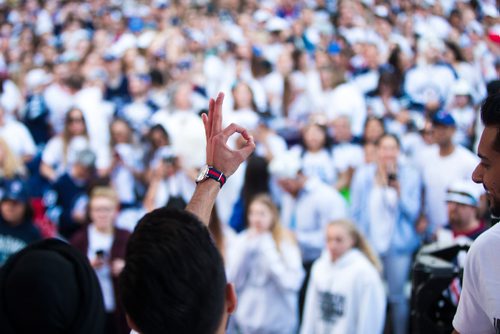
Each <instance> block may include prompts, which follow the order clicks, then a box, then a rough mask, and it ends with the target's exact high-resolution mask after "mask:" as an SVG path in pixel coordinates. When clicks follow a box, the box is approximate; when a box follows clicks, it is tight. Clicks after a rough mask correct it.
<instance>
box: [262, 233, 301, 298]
mask: <svg viewBox="0 0 500 334" xmlns="http://www.w3.org/2000/svg"><path fill="white" fill-rule="evenodd" d="M261 255H262V256H263V258H264V261H265V263H266V267H267V268H268V270H269V271H270V274H271V277H272V279H273V280H274V281H275V282H276V283H277V284H278V286H280V287H281V288H282V289H284V290H292V291H298V290H299V289H300V287H301V285H302V280H303V279H304V269H303V268H302V260H301V257H300V249H299V247H298V246H296V245H293V244H292V243H291V242H289V241H286V240H285V241H282V242H281V245H280V251H278V249H277V247H276V243H275V241H274V239H273V238H272V236H271V234H267V235H266V236H264V240H262V245H261Z"/></svg>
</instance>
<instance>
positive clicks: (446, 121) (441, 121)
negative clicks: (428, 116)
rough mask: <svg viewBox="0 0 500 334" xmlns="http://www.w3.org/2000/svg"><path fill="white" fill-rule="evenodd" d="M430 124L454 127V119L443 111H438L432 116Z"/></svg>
mask: <svg viewBox="0 0 500 334" xmlns="http://www.w3.org/2000/svg"><path fill="white" fill-rule="evenodd" d="M432 124H434V125H443V126H451V127H455V126H456V123H455V119H454V118H453V116H451V114H449V113H447V112H445V111H439V112H437V113H436V114H435V115H434V116H433V117H432Z"/></svg>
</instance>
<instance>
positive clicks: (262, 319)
mask: <svg viewBox="0 0 500 334" xmlns="http://www.w3.org/2000/svg"><path fill="white" fill-rule="evenodd" d="M248 223H249V227H248V229H247V230H245V231H243V232H241V233H240V234H239V235H238V236H237V238H236V240H235V242H233V247H232V249H231V250H230V253H229V254H228V261H227V267H228V273H229V275H228V279H229V280H231V281H232V282H233V283H234V285H235V287H236V293H237V294H238V303H239V305H238V308H237V310H236V313H235V315H234V327H235V331H234V333H238V332H239V331H240V332H243V333H283V334H288V333H294V332H295V331H296V330H297V325H298V297H299V289H300V286H301V284H302V279H303V278H304V270H303V269H302V260H301V257H300V249H299V247H298V245H297V242H296V241H295V239H294V237H293V236H292V234H291V233H290V232H289V231H288V230H286V229H284V228H283V227H282V226H281V224H280V222H279V212H278V208H277V207H276V205H275V204H274V203H273V201H272V200H271V198H270V197H269V196H268V195H263V194H261V195H257V196H256V197H254V199H253V200H252V201H251V203H250V206H249V210H248ZM232 332H233V331H232V330H231V331H230V333H232Z"/></svg>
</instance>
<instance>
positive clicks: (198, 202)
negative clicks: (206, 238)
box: [186, 179, 220, 227]
mask: <svg viewBox="0 0 500 334" xmlns="http://www.w3.org/2000/svg"><path fill="white" fill-rule="evenodd" d="M219 191H220V184H219V182H217V181H215V180H212V179H207V180H205V181H204V182H201V183H199V184H198V185H196V189H195V191H194V194H193V197H191V200H190V201H189V203H188V205H187V206H186V210H187V211H189V212H191V213H192V214H194V215H196V216H197V217H198V219H200V221H201V222H202V223H203V224H204V225H206V226H207V227H208V223H209V222H210V215H211V213H212V208H213V207H214V204H215V199H216V198H217V194H218V193H219Z"/></svg>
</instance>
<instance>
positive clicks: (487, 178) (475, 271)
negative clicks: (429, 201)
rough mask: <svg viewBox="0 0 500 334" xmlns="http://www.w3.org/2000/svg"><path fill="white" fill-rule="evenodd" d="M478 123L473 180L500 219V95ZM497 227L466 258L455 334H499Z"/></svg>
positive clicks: (499, 242)
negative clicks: (477, 159)
mask: <svg viewBox="0 0 500 334" xmlns="http://www.w3.org/2000/svg"><path fill="white" fill-rule="evenodd" d="M481 119H482V121H483V123H484V125H485V129H484V131H483V134H482V135H481V140H480V142H479V149H478V156H479V157H480V159H481V161H480V163H479V164H478V165H477V167H476V169H475V170H474V173H473V174H472V180H473V181H474V182H476V183H481V184H482V185H483V187H484V189H485V190H486V196H487V198H488V201H489V203H490V211H491V214H492V215H493V216H495V217H498V216H500V186H499V185H500V179H499V175H500V144H499V143H500V135H499V129H500V94H495V95H490V96H489V97H487V98H486V100H485V102H484V104H483V106H482V109H481ZM498 254H500V224H496V225H494V226H493V227H491V228H490V229H489V230H488V231H486V232H484V233H483V234H481V235H480V236H479V237H478V238H477V239H476V240H475V241H474V243H473V244H472V247H471V248H470V249H469V252H468V254H467V260H466V263H465V269H464V278H463V289H462V294H461V296H460V301H459V304H458V309H457V313H456V314H455V318H454V319H453V328H455V332H454V333H462V334H466V333H481V334H483V333H484V334H490V333H491V334H498V333H500V294H499V293H498V291H500V265H499V264H498Z"/></svg>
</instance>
